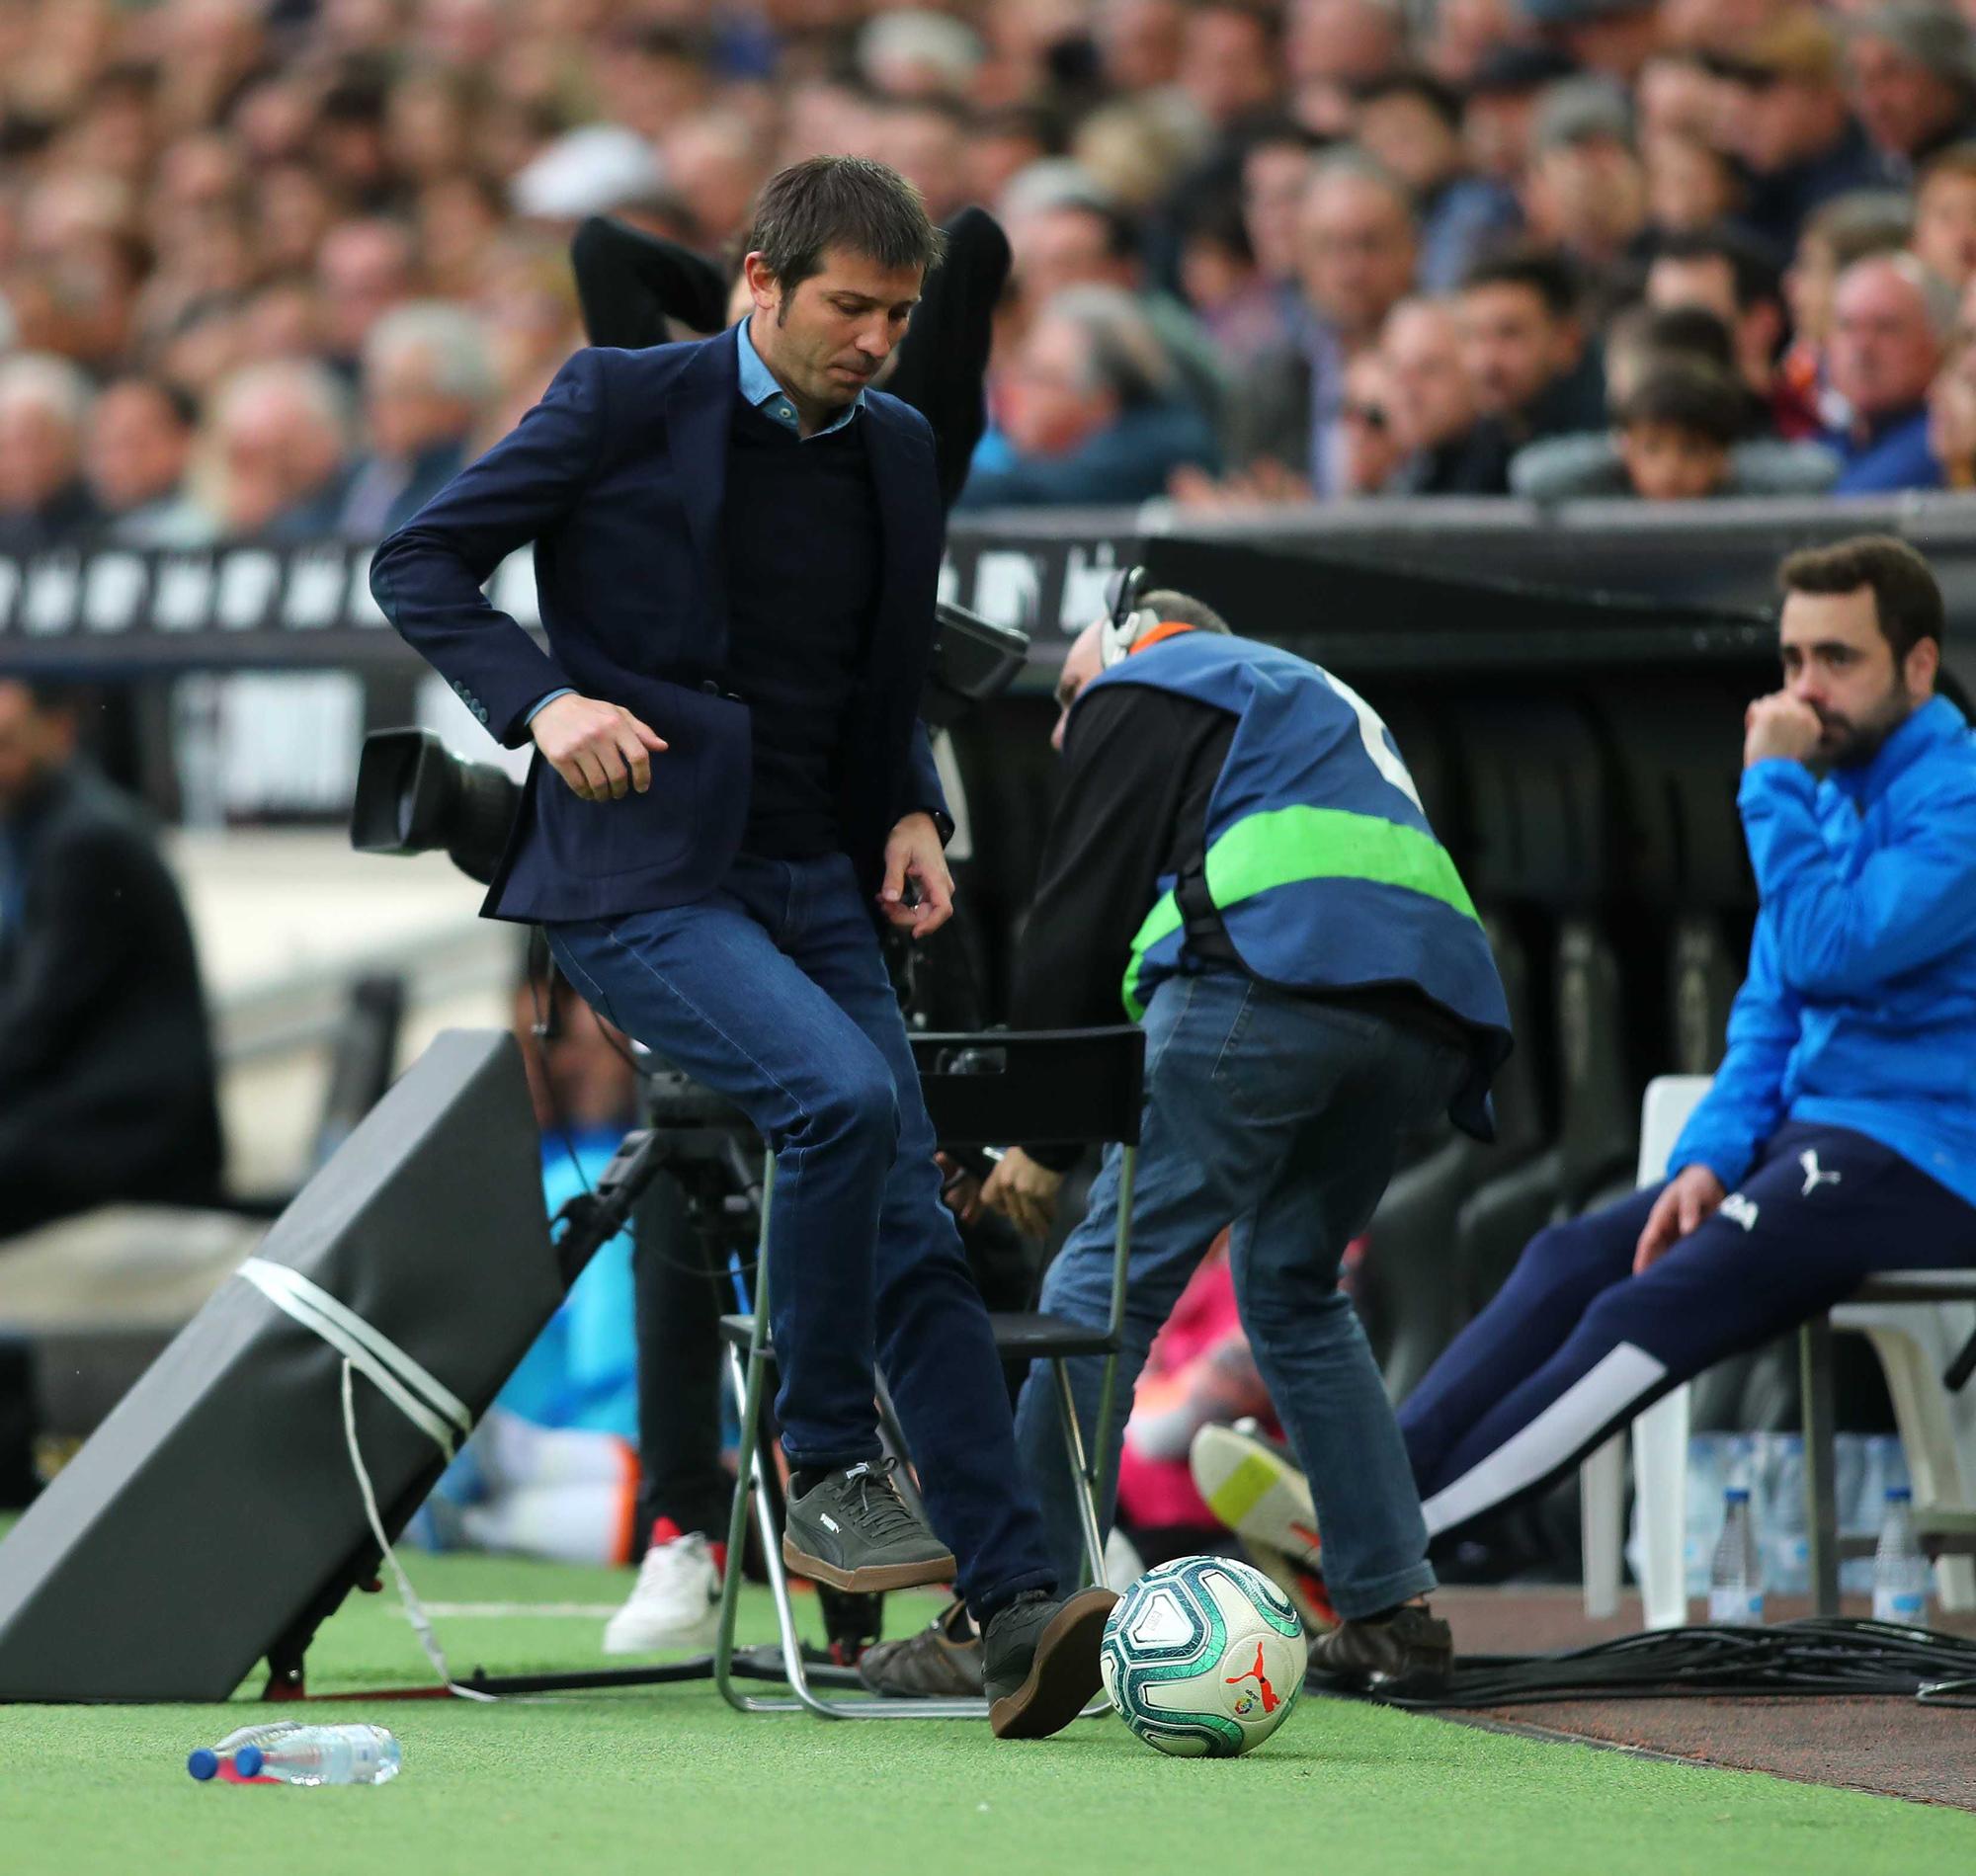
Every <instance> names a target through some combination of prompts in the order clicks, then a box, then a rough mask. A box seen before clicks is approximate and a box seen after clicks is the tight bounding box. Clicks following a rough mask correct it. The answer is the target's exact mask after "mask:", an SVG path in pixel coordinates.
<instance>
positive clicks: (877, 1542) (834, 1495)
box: [782, 1459, 955, 1591]
mask: <svg viewBox="0 0 1976 1876" xmlns="http://www.w3.org/2000/svg"><path fill="white" fill-rule="evenodd" d="M898 1463H899V1462H898V1461H897V1460H896V1459H872V1460H867V1461H865V1462H864V1464H862V1465H855V1466H850V1467H847V1468H846V1469H845V1470H844V1471H842V1472H832V1473H827V1474H826V1475H825V1476H824V1477H823V1478H821V1479H819V1480H818V1481H817V1483H816V1484H815V1485H814V1486H812V1487H811V1488H810V1489H809V1491H807V1492H805V1493H804V1494H803V1495H802V1497H801V1498H796V1497H793V1496H792V1497H791V1498H790V1499H789V1505H788V1522H787V1524H786V1525H785V1526H784V1528H783V1531H782V1561H783V1563H785V1564H787V1565H788V1567H789V1568H790V1569H791V1570H793V1571H795V1572H796V1574H797V1575H798V1576H804V1577H809V1578H812V1579H813V1580H814V1581H816V1582H818V1583H827V1584H829V1585H830V1587H831V1588H832V1589H833V1590H852V1591H868V1590H913V1589H918V1588H920V1587H921V1586H923V1585H926V1584H929V1583H950V1582H951V1581H952V1580H953V1573H954V1568H955V1565H954V1561H953V1553H952V1552H951V1551H949V1550H948V1549H947V1546H946V1545H945V1544H943V1543H942V1542H941V1541H940V1539H939V1538H938V1537H936V1536H935V1535H934V1534H933V1532H932V1531H930V1530H928V1529H927V1527H926V1526H925V1525H924V1524H923V1523H921V1522H920V1520H919V1519H918V1518H917V1517H915V1516H914V1515H913V1513H912V1512H911V1511H909V1510H908V1509H906V1502H905V1500H904V1499H902V1498H901V1497H900V1496H899V1488H898V1487H897V1485H895V1484H894V1483H893V1481H892V1469H893V1468H894V1467H895V1466H896V1465H897V1464H898Z"/></svg>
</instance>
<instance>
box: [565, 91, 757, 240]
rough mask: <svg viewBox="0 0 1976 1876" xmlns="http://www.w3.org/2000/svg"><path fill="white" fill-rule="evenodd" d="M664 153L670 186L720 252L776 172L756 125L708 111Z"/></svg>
mask: <svg viewBox="0 0 1976 1876" xmlns="http://www.w3.org/2000/svg"><path fill="white" fill-rule="evenodd" d="M660 148H661V151H662V153H663V155H664V158H665V178H666V186H667V188H668V189H670V190H671V191H672V193H673V194H674V195H676V196H677V197H678V198H679V199H680V201H681V202H682V203H683V204H685V205H686V209H687V212H688V213H689V214H690V215H692V217H693V222H694V226H695V227H696V228H697V229H698V230H699V239H700V244H701V245H702V246H704V247H708V248H717V247H719V246H720V245H721V244H722V243H723V242H725V241H729V240H732V239H733V238H734V237H735V236H736V235H738V234H739V233H740V232H741V231H742V229H743V228H745V227H746V226H747V222H748V209H749V206H750V204H752V203H753V202H754V200H755V191H756V190H757V189H759V188H760V187H761V186H762V184H763V183H764V182H765V181H767V180H768V176H769V172H770V170H771V168H772V167H773V164H772V162H771V158H770V152H769V151H768V150H767V149H766V148H765V147H764V145H763V142H762V139H761V137H760V136H759V135H758V134H757V132H756V130H755V127H754V125H753V124H751V123H750V122H748V120H747V119H746V118H745V117H743V116H742V115H741V113H740V112H738V111H704V112H701V113H700V116H699V117H697V118H689V119H688V120H687V121H686V122H684V123H682V124H679V125H677V126H676V127H675V128H674V129H672V130H670V131H669V132H668V133H667V134H666V137H665V140H664V142H663V143H662V144H661V145H660ZM593 212H595V211H593Z"/></svg>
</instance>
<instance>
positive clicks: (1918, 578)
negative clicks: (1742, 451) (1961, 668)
mask: <svg viewBox="0 0 1976 1876" xmlns="http://www.w3.org/2000/svg"><path fill="white" fill-rule="evenodd" d="M1777 586H1778V587H1779V589H1780V590H1781V591H1783V592H1785V593H1856V592H1858V590H1859V589H1860V588H1861V587H1862V586H1863V587H1871V588H1872V590H1873V616H1874V618H1875V619H1877V620H1878V621H1879V626H1880V633H1881V636H1882V637H1884V638H1885V639H1886V641H1887V643H1888V644H1889V645H1891V646H1892V647H1893V648H1894V656H1895V657H1896V658H1897V659H1903V660H1904V659H1905V658H1906V657H1907V655H1908V653H1909V652H1911V651H1912V650H1914V648H1915V647H1916V646H1917V645H1918V644H1920V643H1921V641H1922V640H1923V639H1924V638H1932V639H1934V640H1935V643H1936V644H1937V645H1938V644H1940V643H1941V636H1942V632H1943V630H1944V628H1945V626H1946V623H1947V619H1946V615H1945V613H1944V612H1943V608H1942V604H1941V588H1940V587H1939V586H1937V585H1936V584H1935V573H1934V570H1933V569H1932V568H1931V567H1930V566H1929V564H1928V562H1927V561H1926V560H1924V559H1923V558H1922V557H1921V555H1920V554H1918V553H1917V552H1916V551H1915V550H1914V549H1913V548H1912V547H1910V546H1909V545H1908V544H1907V542H1906V541H1904V540H1896V539H1895V538H1894V537H1893V535H1891V534H1855V535H1853V537H1852V539H1851V540H1841V541H1835V542H1834V543H1833V544H1832V545H1831V546H1830V547H1806V548H1804V549H1802V550H1801V551H1800V552H1798V553H1794V554H1790V555H1787V556H1786V557H1785V559H1784V562H1783V564H1782V565H1781V566H1780V567H1778V569H1777Z"/></svg>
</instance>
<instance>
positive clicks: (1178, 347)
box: [1007, 198, 1228, 424]
mask: <svg viewBox="0 0 1976 1876" xmlns="http://www.w3.org/2000/svg"><path fill="white" fill-rule="evenodd" d="M1007 232H1008V236H1009V245H1010V248H1011V250H1012V251H1013V253H1014V256H1015V274H1014V281H1015V285H1016V287H1017V290H1018V291H1019V292H1021V293H1022V295H1023V297H1024V300H1025V303H1026V304H1029V305H1032V306H1038V307H1040V306H1044V305H1047V304H1048V303H1049V302H1050V301H1051V300H1053V299H1054V298H1055V297H1056V296H1057V295H1058V294H1059V293H1061V292H1063V291H1064V290H1065V289H1066V288H1067V287H1071V286H1115V287H1117V288H1118V289H1119V290H1120V291H1121V292H1125V293H1129V294H1130V295H1131V296H1132V298H1133V299H1134V300H1135V301H1136V302H1137V304H1138V308H1139V311H1140V312H1141V313H1142V314H1143V315H1144V317H1145V319H1146V322H1147V323H1148V324H1149V325H1150V326H1151V327H1152V329H1153V331H1154V332H1155V333H1156V334H1157V335H1158V337H1159V342H1160V344H1161V345H1162V346H1163V347H1164V348H1165V350H1166V354H1167V358H1168V360H1169V361H1170V363H1171V365H1172V367H1173V369H1174V370H1175V371H1177V372H1179V374H1180V378H1181V381H1182V383H1183V384H1184V385H1185V387H1186V390H1187V395H1188V397H1189V398H1190V399H1191V400H1192V401H1193V403H1194V407H1195V408H1196V409H1197V410H1198V411H1199V412H1200V414H1201V415H1202V416H1203V417H1204V418H1206V419H1207V421H1208V423H1209V424H1216V423H1218V422H1219V420H1220V416H1221V410H1222V405H1223V403H1224V401H1225V400H1226V398H1227V394H1228V386H1227V381H1226V378H1225V375H1224V372H1223V367H1222V363H1221V360H1220V357H1219V356H1218V355H1217V353H1216V351H1215V349H1214V346H1213V343H1212V342H1211V341H1210V340H1209V338H1208V336H1207V334H1206V332H1205V330H1204V329H1203V328H1202V326H1201V323H1200V321H1199V320H1198V319H1196V318H1195V317H1194V314H1193V313H1191V312H1190V311H1189V310H1188V309H1187V308H1186V307H1185V306H1183V305H1182V304H1181V303H1180V301H1179V300H1177V299H1175V298H1174V297H1173V295H1172V294H1171V293H1164V292H1160V291H1158V290H1156V289H1150V288H1148V286H1147V285H1146V270H1145V263H1144V261H1143V259H1142V258H1141V255H1140V252H1139V232H1138V228H1137V226H1136V224H1135V223H1134V222H1133V220H1132V218H1131V217H1130V216H1129V215H1127V214H1124V213H1123V212H1121V211H1120V210H1119V209H1117V208H1114V207H1112V206H1111V205H1110V204H1106V203H1101V202H1096V201H1091V200H1088V199H1086V200H1079V199H1076V198H1072V199H1070V200H1067V201H1062V202H1057V203H1053V204H1050V205H1048V206H1046V207H1042V208H1038V209H1035V210H1034V211H1032V212H1030V213H1029V214H1025V215H1017V216H1011V217H1010V218H1009V220H1008V224H1007Z"/></svg>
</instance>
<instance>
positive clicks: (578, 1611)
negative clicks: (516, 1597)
mask: <svg viewBox="0 0 1976 1876" xmlns="http://www.w3.org/2000/svg"><path fill="white" fill-rule="evenodd" d="M426 1613H427V1614H428V1615H443V1616H445V1617H446V1618H447V1619H448V1620H449V1621H462V1620H463V1621H473V1620H475V1619H477V1618H483V1617H484V1618H486V1619H488V1620H494V1619H497V1618H503V1617H507V1616H511V1615H570V1616H581V1617H582V1618H583V1619H584V1620H585V1621H594V1620H601V1619H608V1618H609V1617H611V1616H614V1615H616V1614H617V1603H615V1602H428V1603H427V1604H426Z"/></svg>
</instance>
